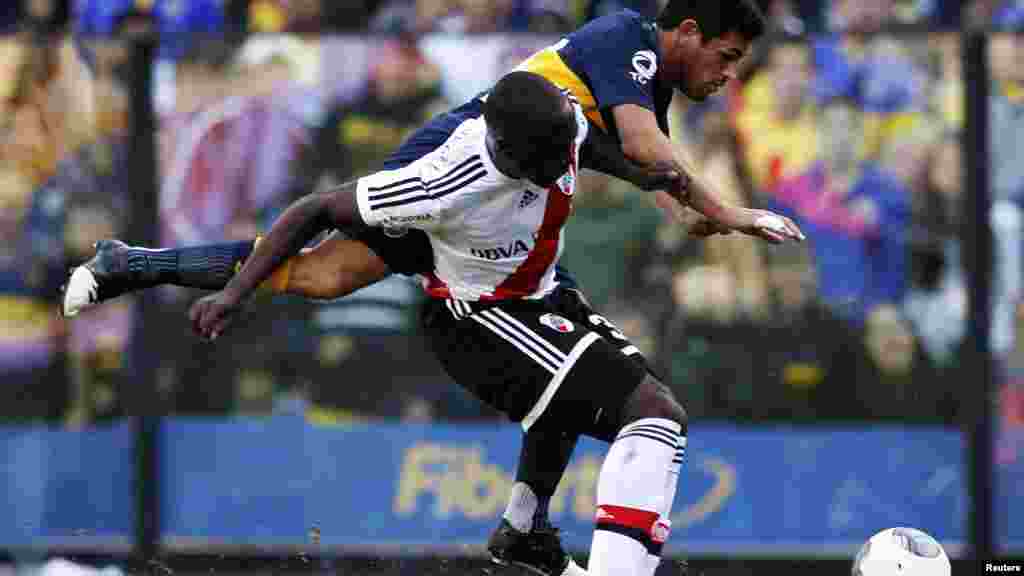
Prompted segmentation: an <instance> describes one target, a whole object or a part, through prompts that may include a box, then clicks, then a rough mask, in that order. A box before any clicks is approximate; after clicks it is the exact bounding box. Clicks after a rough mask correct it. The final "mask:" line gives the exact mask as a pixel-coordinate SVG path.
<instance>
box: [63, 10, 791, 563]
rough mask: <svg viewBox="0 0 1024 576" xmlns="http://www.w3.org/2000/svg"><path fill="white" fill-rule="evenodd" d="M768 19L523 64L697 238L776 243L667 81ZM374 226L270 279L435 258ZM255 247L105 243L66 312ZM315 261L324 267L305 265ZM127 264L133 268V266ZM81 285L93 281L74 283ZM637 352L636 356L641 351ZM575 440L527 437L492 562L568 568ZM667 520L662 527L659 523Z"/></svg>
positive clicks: (401, 161)
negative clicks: (657, 180) (628, 163)
mask: <svg viewBox="0 0 1024 576" xmlns="http://www.w3.org/2000/svg"><path fill="white" fill-rule="evenodd" d="M763 28H764V18H763V16H762V15H761V13H760V11H759V10H758V8H757V7H756V6H755V5H754V4H753V2H752V0H722V1H720V2H701V1H699V0H670V2H669V3H668V4H667V5H666V7H665V9H664V10H663V11H662V13H661V14H660V15H659V17H658V18H657V20H656V21H654V22H650V21H647V20H645V19H643V18H641V17H640V16H639V15H637V14H635V13H632V12H629V11H623V12H620V13H616V14H613V15H610V16H606V17H603V18H599V19H597V20H594V21H593V22H591V23H589V24H587V25H585V26H584V27H582V28H580V29H579V30H577V31H576V32H573V33H572V34H570V35H569V36H567V37H566V38H565V39H564V40H562V41H561V42H559V43H558V44H556V45H554V46H552V47H550V48H548V49H545V50H542V51H541V52H539V53H537V54H535V55H534V56H533V57H531V58H529V59H528V60H527V61H526V62H524V63H523V64H522V65H521V67H520V68H521V69H522V70H526V71H530V72H534V73H536V74H539V75H541V76H543V77H545V78H547V79H548V80H549V81H551V82H552V83H554V84H555V85H557V86H559V87H561V88H563V89H566V90H568V91H569V92H571V93H572V95H573V96H574V97H575V98H576V99H577V100H578V102H579V103H580V104H581V105H582V108H583V110H584V112H585V113H586V115H587V117H588V118H589V120H590V121H591V123H592V124H593V125H594V126H595V127H594V128H593V131H605V132H606V133H607V135H609V136H610V137H611V138H613V139H614V140H615V141H616V143H617V144H618V145H619V147H620V150H621V152H622V153H624V155H625V156H626V157H628V158H629V159H630V160H632V161H634V162H635V163H637V164H641V165H646V166H651V165H657V164H660V165H662V166H671V167H673V168H674V169H675V170H677V171H678V172H679V173H680V174H681V175H682V178H681V180H682V181H683V182H684V183H685V186H683V185H680V186H679V187H678V188H677V189H676V190H675V193H676V197H677V199H683V200H684V201H685V203H686V204H688V205H689V206H691V207H692V208H694V209H696V210H697V211H699V212H701V213H703V214H704V215H705V216H706V217H707V219H704V220H697V221H696V226H695V228H694V230H695V232H696V233H697V234H698V235H700V234H702V233H708V232H715V231H723V230H733V229H737V230H743V231H747V232H751V233H754V234H757V235H760V236H762V237H766V238H768V239H769V240H773V238H771V236H770V234H769V233H768V231H765V230H763V229H759V228H758V227H757V226H756V225H755V222H754V219H756V218H757V216H758V214H757V211H750V210H743V209H741V208H738V207H731V206H727V205H723V204H721V203H720V202H717V201H716V199H715V196H714V194H713V193H712V190H711V188H710V187H709V186H708V185H706V184H705V183H704V182H702V181H701V179H700V177H699V175H697V174H696V173H695V172H694V171H693V170H692V169H690V167H689V166H687V165H686V164H685V162H684V161H683V160H682V158H681V157H680V156H679V155H678V154H677V152H676V151H675V149H674V145H673V144H672V143H671V140H670V139H669V134H668V121H667V110H668V106H669V104H670V102H671V99H672V96H673V90H674V89H678V90H680V91H681V92H683V94H684V95H685V96H687V97H688V98H690V99H693V100H698V101H699V100H703V99H705V98H707V97H708V96H709V95H711V94H713V93H714V92H715V91H716V90H718V89H719V88H721V87H722V86H723V85H724V84H725V83H726V82H727V81H728V80H730V79H732V78H733V77H735V75H736V68H737V66H738V64H739V62H740V61H741V60H742V58H743V57H744V55H745V54H746V53H747V51H748V50H749V46H750V43H751V42H752V41H753V40H754V39H755V38H757V37H758V36H759V35H761V34H762V32H763ZM481 113H482V106H481V103H480V100H479V99H474V101H473V102H470V103H468V104H467V105H465V106H463V107H460V108H459V109H456V110H454V111H452V112H450V113H448V114H445V115H442V116H441V117H439V118H438V119H436V120H435V121H433V122H431V123H430V124H428V125H427V126H425V127H424V128H423V129H422V130H420V131H418V132H417V133H415V134H414V135H413V136H412V137H411V138H410V139H409V140H408V141H407V142H406V143H405V144H404V145H403V146H402V147H401V148H400V149H399V150H398V151H396V153H395V154H394V155H393V156H392V157H391V158H390V159H389V161H388V162H387V163H386V164H385V169H396V168H399V167H402V166H404V165H407V164H408V163H410V162H412V161H414V160H415V159H417V158H419V157H420V156H422V155H424V154H426V153H429V152H430V151H431V150H433V149H434V148H436V147H437V146H438V145H439V136H442V138H441V139H440V141H443V137H446V136H447V135H448V134H450V133H451V130H452V125H453V124H455V123H458V122H461V121H463V120H465V119H466V118H468V117H472V116H478V115H480V114H481ZM684 188H685V190H684ZM659 204H661V205H662V206H663V207H666V208H668V209H671V210H673V211H674V213H676V214H679V215H681V216H682V217H683V218H684V219H687V218H690V217H689V216H688V215H685V214H682V213H681V212H680V211H679V210H678V206H680V203H679V202H677V200H676V199H672V197H671V195H670V194H669V193H659ZM690 222H693V220H692V219H690ZM369 230H370V232H361V233H360V234H361V236H359V235H357V236H356V238H355V239H351V238H347V237H344V236H341V235H336V236H334V237H332V238H331V239H329V240H327V241H326V242H324V243H321V244H320V245H319V246H317V247H316V248H315V249H314V250H313V251H311V252H308V253H306V254H303V255H300V256H298V257H297V258H295V259H292V260H289V261H286V262H284V264H283V265H282V266H280V267H279V268H278V269H277V270H276V272H275V274H274V277H273V278H271V282H272V283H273V284H274V286H275V287H276V289H277V290H279V291H289V290H292V291H300V288H299V286H301V285H302V283H303V282H308V283H309V284H310V285H314V284H316V282H315V281H314V282H310V281H309V279H310V278H313V277H317V278H320V279H321V280H320V284H321V285H322V286H323V289H324V290H325V293H323V294H319V295H321V296H325V297H326V296H336V295H341V294H346V293H349V292H351V291H353V290H355V289H357V288H360V287H362V286H365V285H367V284H370V283H372V282H375V281H377V280H379V279H381V278H383V277H384V276H386V275H387V274H389V273H391V272H393V271H399V272H406V273H416V272H422V271H423V269H424V268H426V269H428V270H429V268H430V267H431V266H432V265H433V264H432V261H430V260H429V258H427V257H426V256H422V257H420V256H417V257H416V258H413V260H414V263H413V264H414V266H413V267H419V268H421V269H420V270H409V269H408V268H406V264H408V262H406V263H405V264H403V263H402V262H403V259H404V260H406V261H407V260H409V258H408V256H409V255H410V254H420V255H422V254H424V253H425V252H429V245H427V246H428V248H427V250H426V251H424V250H422V249H420V250H410V249H409V248H408V247H409V246H414V245H417V243H418V245H419V246H423V245H424V244H423V238H422V236H421V235H420V234H417V233H416V232H415V231H410V233H408V234H406V235H405V236H404V237H403V238H401V239H387V238H384V237H381V235H379V234H378V235H377V237H376V239H374V236H373V235H374V234H376V233H375V232H372V231H373V230H374V229H369ZM251 250H252V243H238V244H231V245H221V246H211V247H195V248H188V249H180V250H168V251H159V252H158V253H154V252H148V251H144V250H141V249H132V248H128V247H125V246H123V245H117V244H114V243H104V244H102V245H101V246H100V250H99V253H98V254H97V257H96V258H95V259H94V260H93V261H92V268H93V269H92V270H90V269H89V265H86V266H85V267H84V268H79V269H78V270H76V273H78V272H79V271H80V270H84V272H81V273H79V278H78V282H76V279H75V277H74V275H73V276H72V279H71V283H70V284H69V290H68V293H67V295H66V297H65V311H66V312H69V313H73V312H75V311H77V310H78V309H81V308H83V307H86V306H88V305H90V304H92V303H95V302H97V301H102V300H103V299H106V298H110V297H113V296H116V295H117V294H120V293H123V292H125V291H128V290H133V289H138V288H141V287H145V286H149V285H153V284H154V283H157V282H173V283H183V284H187V285H193V286H198V287H206V288H219V287H220V286H223V284H224V282H226V279H227V278H230V277H231V275H232V274H233V273H234V270H235V266H236V264H237V262H239V261H240V260H243V259H245V257H246V256H247V255H248V253H249V252H251ZM318 266H319V267H321V268H320V269H321V270H322V271H320V272H316V273H311V271H313V270H317V267H318ZM131 267H134V269H133V270H132V271H131V272H130V273H128V272H129V268H131ZM80 286H87V287H89V288H90V289H87V290H82V289H78V288H77V287H80ZM313 291H314V290H311V292H313ZM310 295H314V296H316V295H318V294H316V293H313V294H310ZM578 303H579V306H580V309H581V310H583V312H582V313H581V314H580V316H579V317H580V318H582V319H583V320H578V321H581V322H584V321H586V319H587V318H589V317H593V316H597V315H596V314H592V313H591V312H592V311H588V307H586V304H585V301H583V300H582V299H579V302H578ZM570 320H574V319H572V318H570ZM574 321H577V320H574ZM626 348H627V347H624V350H625V349H626ZM636 356H637V357H636V358H635V359H636V360H637V361H638V362H640V363H643V359H642V357H639V355H636ZM683 433H684V434H685V431H683ZM575 442H576V436H575V435H573V434H564V435H561V436H560V437H553V436H552V435H550V434H548V435H540V434H531V433H527V434H526V435H525V436H524V445H523V452H522V454H521V459H520V468H519V470H518V472H517V478H516V479H517V483H516V486H515V488H514V490H513V495H512V499H511V502H510V504H509V508H508V509H507V510H506V513H505V515H504V518H503V521H502V524H501V526H499V529H498V530H497V531H496V532H495V533H494V535H493V536H492V538H491V542H490V543H489V548H490V550H491V552H492V554H494V556H495V558H496V559H499V560H502V561H507V562H514V563H518V564H521V565H524V566H528V567H532V568H533V569H535V570H536V571H538V572H540V573H543V574H552V575H555V574H560V573H562V572H563V571H564V570H567V566H568V567H570V568H571V566H570V564H569V562H568V557H567V556H566V555H565V554H564V552H562V550H561V546H560V544H559V542H558V538H557V534H555V533H554V531H553V530H551V529H550V524H549V523H548V522H547V517H546V512H547V500H548V499H549V498H550V496H551V495H552V494H553V493H554V489H555V487H556V485H557V483H558V480H559V478H560V477H561V474H562V472H563V471H564V468H565V465H566V464H567V462H568V458H569V455H570V454H571V452H572V448H573V446H574V445H575ZM667 528H668V527H667V526H662V527H661V528H660V530H662V531H663V532H664V531H666V530H667ZM650 551H651V553H652V558H655V559H656V558H657V555H658V553H659V552H660V550H659V549H658V546H657V544H656V543H653V542H652V545H651V550H650ZM655 563H656V560H655Z"/></svg>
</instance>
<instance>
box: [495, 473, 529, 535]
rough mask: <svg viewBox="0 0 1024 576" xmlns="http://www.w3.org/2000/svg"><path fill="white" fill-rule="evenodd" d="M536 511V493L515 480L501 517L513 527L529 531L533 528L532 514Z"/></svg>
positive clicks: (521, 530)
mask: <svg viewBox="0 0 1024 576" xmlns="http://www.w3.org/2000/svg"><path fill="white" fill-rule="evenodd" d="M536 511H537V495H536V494H534V493H533V489H531V488H530V487H529V486H528V485H526V484H524V483H522V482H516V483H515V484H513V485H512V493H511V494H510V495H509V497H508V506H507V507H506V508H505V514H504V515H503V517H504V518H505V520H508V523H509V524H511V525H512V527H513V528H515V529H516V530H519V531H520V532H529V531H530V530H531V529H532V528H533V514H534V513H535V512H536Z"/></svg>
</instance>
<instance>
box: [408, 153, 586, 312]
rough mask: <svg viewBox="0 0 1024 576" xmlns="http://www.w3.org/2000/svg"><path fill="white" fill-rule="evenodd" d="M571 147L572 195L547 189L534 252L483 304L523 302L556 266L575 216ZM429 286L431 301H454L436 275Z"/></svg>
mask: <svg viewBox="0 0 1024 576" xmlns="http://www.w3.org/2000/svg"><path fill="white" fill-rule="evenodd" d="M571 146H572V152H571V154H572V158H571V160H570V162H569V173H570V174H571V175H572V183H571V184H570V186H572V187H573V189H571V190H570V191H569V193H568V194H567V193H564V192H562V190H561V189H560V188H559V186H558V182H555V183H554V184H552V185H551V186H550V187H548V199H547V203H546V204H545V205H544V219H543V220H542V221H541V224H540V228H538V229H537V233H536V238H535V239H534V243H533V250H531V251H530V254H529V255H528V256H527V257H526V260H525V261H523V263H522V264H520V265H519V266H518V267H517V268H516V270H515V272H513V273H512V274H510V275H509V276H508V277H507V278H505V279H504V280H502V282H501V284H499V285H498V286H497V287H496V288H495V289H494V292H493V293H492V294H490V295H484V296H481V297H480V300H482V301H493V300H507V299H510V298H523V297H525V296H529V295H530V294H533V293H534V292H536V291H537V288H538V286H539V285H540V281H541V278H543V277H544V273H545V272H547V270H548V268H550V267H551V265H552V264H554V262H555V258H557V257H558V240H559V238H561V237H562V226H564V225H565V221H566V220H568V219H569V214H570V213H571V212H572V197H573V192H574V189H575V186H576V170H577V165H576V146H575V143H574V144H572V145H571ZM425 278H426V286H425V287H424V290H425V291H426V292H427V294H428V295H429V296H430V297H432V298H451V290H450V289H449V288H448V285H447V284H445V282H444V281H443V280H441V279H440V278H438V277H437V274H435V273H434V272H430V273H429V274H426V275H425Z"/></svg>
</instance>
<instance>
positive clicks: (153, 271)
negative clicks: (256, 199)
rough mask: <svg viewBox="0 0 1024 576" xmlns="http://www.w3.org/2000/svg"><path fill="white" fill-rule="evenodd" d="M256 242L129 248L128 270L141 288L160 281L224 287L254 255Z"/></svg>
mask: <svg viewBox="0 0 1024 576" xmlns="http://www.w3.org/2000/svg"><path fill="white" fill-rule="evenodd" d="M254 244H255V241H253V240H246V241H242V242H227V243H224V244H207V245H204V246H189V247H186V248H168V249H165V250H150V249H148V248H131V249H129V250H128V269H129V270H130V271H132V272H133V273H134V275H135V279H136V281H137V282H138V283H139V284H140V285H139V286H138V287H139V288H148V287H151V286H157V285H160V284H171V285H173V286H185V287H187V288H202V289H204V290H220V289H221V288H223V287H224V286H225V285H227V283H228V281H229V280H231V277H232V276H234V275H235V272H236V271H237V270H238V267H239V266H240V265H241V263H242V262H245V259H246V258H248V257H249V254H252V250H253V245H254Z"/></svg>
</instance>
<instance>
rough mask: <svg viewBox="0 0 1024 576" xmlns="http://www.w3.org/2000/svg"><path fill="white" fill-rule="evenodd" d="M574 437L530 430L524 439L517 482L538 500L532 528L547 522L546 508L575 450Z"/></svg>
mask: <svg viewBox="0 0 1024 576" xmlns="http://www.w3.org/2000/svg"><path fill="white" fill-rule="evenodd" d="M578 438H579V436H578V435H576V434H567V433H565V432H561V431H550V430H540V429H537V428H531V429H530V430H529V431H528V432H527V433H526V434H524V435H523V447H522V449H521V450H520V452H519V467H518V469H517V470H516V482H522V483H524V484H526V485H527V486H529V487H530V489H531V490H533V493H534V494H535V495H536V496H537V510H536V511H534V513H533V525H534V527H535V528H536V527H540V526H544V525H546V524H547V522H548V505H549V504H550V502H551V497H552V496H553V495H554V494H555V489H556V488H558V482H559V481H560V480H561V479H562V474H564V473H565V469H566V468H567V467H568V466H569V459H570V458H571V457H572V451H573V449H574V448H575V447H576V440H577V439H578Z"/></svg>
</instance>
